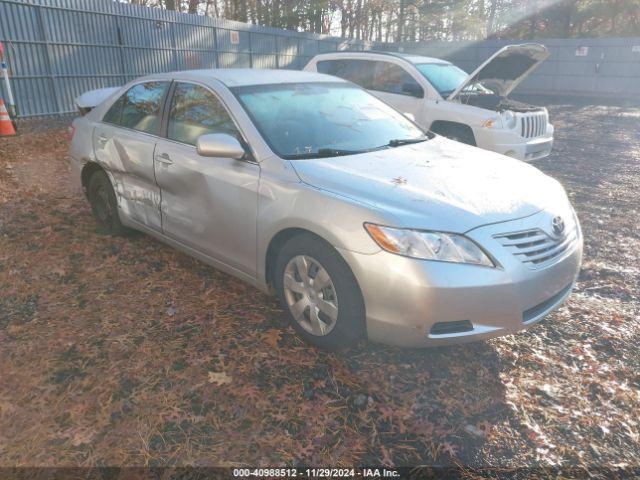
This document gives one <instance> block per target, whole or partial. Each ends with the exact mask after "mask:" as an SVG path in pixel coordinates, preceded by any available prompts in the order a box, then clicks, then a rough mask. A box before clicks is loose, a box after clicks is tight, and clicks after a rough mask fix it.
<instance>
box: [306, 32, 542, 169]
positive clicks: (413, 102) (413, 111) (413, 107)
mask: <svg viewBox="0 0 640 480" xmlns="http://www.w3.org/2000/svg"><path fill="white" fill-rule="evenodd" d="M548 56H549V52H548V50H547V49H546V47H544V46H543V45H538V44H524V45H509V46H506V47H504V48H502V49H501V50H499V51H498V52H496V53H495V54H494V55H493V56H492V57H491V58H489V59H488V60H487V61H486V62H484V63H483V64H482V65H480V67H478V68H477V69H476V70H475V71H474V72H473V73H472V74H471V75H469V74H467V73H466V72H465V71H464V70H462V69H460V68H458V67H456V66H455V65H453V64H452V63H449V62H447V61H444V60H439V59H437V58H430V57H422V56H417V55H408V54H401V53H389V52H335V53H326V54H322V55H317V56H315V57H314V58H312V59H311V61H310V62H309V63H308V64H307V66H306V67H305V68H304V69H305V70H308V71H314V72H315V71H317V72H320V73H326V74H329V75H335V76H337V77H341V78H344V79H347V80H350V81H352V82H354V83H356V84H358V85H360V86H361V87H363V88H366V89H367V90H370V91H371V93H373V94H375V95H376V96H378V97H379V98H380V99H382V100H384V101H385V102H387V103H389V104H390V105H392V106H394V107H395V108H396V109H398V110H399V111H401V112H403V113H404V114H406V115H408V116H409V117H413V119H414V120H415V121H416V122H417V123H418V124H419V125H421V126H422V127H424V128H427V129H430V130H431V131H433V132H435V133H438V134H440V135H443V136H445V137H449V138H452V139H454V140H458V141H461V142H464V143H467V144H470V145H476V146H478V147H480V148H484V149H487V150H493V151H495V152H498V153H502V154H504V155H508V156H510V157H514V158H518V159H520V160H525V161H530V160H536V159H539V158H543V157H546V156H547V155H549V153H550V152H551V148H552V146H553V126H552V125H551V124H550V123H549V114H548V112H547V110H546V109H545V108H542V107H537V106H533V105H528V104H525V103H521V102H516V101H514V100H511V99H508V98H507V96H508V95H509V94H510V93H511V92H512V91H513V89H514V88H515V87H516V86H517V85H518V84H519V83H520V82H521V81H522V80H523V79H524V78H525V77H526V76H527V75H528V74H529V73H530V72H531V71H532V70H533V69H534V68H535V67H536V66H538V64H540V63H541V62H542V61H544V60H545V59H546V58H547V57H548Z"/></svg>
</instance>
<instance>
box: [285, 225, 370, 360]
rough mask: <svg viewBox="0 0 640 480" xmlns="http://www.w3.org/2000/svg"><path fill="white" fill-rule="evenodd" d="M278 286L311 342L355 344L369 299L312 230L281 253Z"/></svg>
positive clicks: (337, 346) (331, 347)
mask: <svg viewBox="0 0 640 480" xmlns="http://www.w3.org/2000/svg"><path fill="white" fill-rule="evenodd" d="M274 283H275V287H276V290H277V292H278V297H279V299H280V304H281V305H282V308H284V309H285V310H286V312H287V316H288V318H289V322H290V323H291V325H292V326H293V328H295V330H296V331H297V332H298V333H299V335H300V336H301V337H302V338H303V339H304V340H306V341H307V342H309V343H311V344H313V345H315V346H317V347H319V348H323V349H326V350H333V351H335V350H340V349H343V348H346V347H349V346H351V345H353V344H354V343H355V342H356V341H357V340H358V339H359V338H361V337H362V336H363V333H364V312H365V310H364V302H363V300H362V294H361V293H360V288H359V287H358V284H357V281H356V279H355V277H354V276H353V273H352V272H351V269H350V268H349V266H348V265H347V264H346V262H345V261H344V260H343V259H342V257H341V256H340V254H339V253H338V252H336V251H335V250H334V249H333V248H332V247H330V246H329V245H328V244H326V243H325V242H324V241H322V240H320V239H319V238H317V237H315V236H313V235H311V234H302V235H298V236H296V237H293V238H292V239H290V240H289V241H288V242H287V243H286V244H285V245H284V247H283V248H282V250H281V251H280V254H279V255H278V259H277V261H276V268H275V282H274Z"/></svg>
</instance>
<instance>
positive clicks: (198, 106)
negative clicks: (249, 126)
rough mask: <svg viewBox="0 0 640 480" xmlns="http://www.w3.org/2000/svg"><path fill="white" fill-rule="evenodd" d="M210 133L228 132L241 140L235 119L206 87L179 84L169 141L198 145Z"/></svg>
mask: <svg viewBox="0 0 640 480" xmlns="http://www.w3.org/2000/svg"><path fill="white" fill-rule="evenodd" d="M207 133H228V134H230V135H233V136H235V137H236V138H238V139H240V134H239V132H238V129H237V128H236V126H235V124H234V123H233V120H232V119H231V117H230V116H229V114H228V113H227V111H226V110H225V109H224V107H223V106H222V104H221V103H220V101H219V100H218V99H217V98H216V96H215V95H214V94H213V93H211V92H210V91H208V90H207V89H206V88H204V87H201V86H199V85H194V84H191V83H178V84H177V85H176V88H175V90H174V91H173V98H172V100H171V109H170V111H169V125H168V130H167V138H169V139H170V140H175V141H177V142H182V143H187V144H189V145H195V144H196V141H197V140H198V137H199V136H200V135H204V134H207Z"/></svg>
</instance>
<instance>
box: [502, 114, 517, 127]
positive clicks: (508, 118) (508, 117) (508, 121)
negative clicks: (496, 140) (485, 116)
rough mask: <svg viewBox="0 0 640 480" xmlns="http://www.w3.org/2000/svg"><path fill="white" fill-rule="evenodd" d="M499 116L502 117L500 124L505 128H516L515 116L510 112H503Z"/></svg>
mask: <svg viewBox="0 0 640 480" xmlns="http://www.w3.org/2000/svg"><path fill="white" fill-rule="evenodd" d="M500 115H501V116H502V124H503V125H504V126H505V127H506V128H514V127H515V126H516V114H515V113H513V112H512V111H511V110H505V111H504V112H502V113H501V114H500Z"/></svg>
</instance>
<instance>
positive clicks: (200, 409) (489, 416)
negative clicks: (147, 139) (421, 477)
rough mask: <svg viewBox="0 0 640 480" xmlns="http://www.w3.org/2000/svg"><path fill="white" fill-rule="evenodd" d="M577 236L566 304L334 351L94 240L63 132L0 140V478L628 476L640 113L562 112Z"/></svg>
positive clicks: (45, 126) (184, 269) (638, 370)
mask: <svg viewBox="0 0 640 480" xmlns="http://www.w3.org/2000/svg"><path fill="white" fill-rule="evenodd" d="M551 114H552V118H553V120H554V123H555V125H556V129H557V143H556V147H555V151H554V154H553V155H552V157H550V158H548V159H546V160H544V161H541V162H539V163H538V166H539V167H540V168H541V169H543V170H544V171H546V172H548V173H550V174H551V175H553V176H555V177H557V178H558V179H560V180H561V181H562V182H563V184H564V185H565V186H566V188H567V189H568V191H569V192H570V194H571V197H572V199H573V202H574V204H575V206H576V209H577V211H578V214H579V217H580V219H581V221H582V225H583V229H584V234H585V258H584V267H583V271H582V273H581V275H580V279H579V282H578V285H577V290H576V291H575V293H574V294H573V295H572V296H571V297H570V299H569V300H568V302H567V303H566V304H565V305H564V306H563V307H562V308H560V309H559V310H558V311H557V312H555V313H554V314H552V315H550V316H549V317H548V318H547V319H546V320H545V321H544V322H543V323H542V324H540V325H538V326H536V327H535V328H533V329H531V330H530V331H528V332H525V333H521V334H519V335H516V336H508V337H505V338H500V339H496V340H492V341H490V342H486V343H476V344H472V345H469V346H464V347H451V348H439V349H428V350H400V349H394V348H390V347H385V346H380V345H374V344H369V345H362V346H360V347H358V348H357V349H355V350H352V351H350V352H348V353H345V354H341V355H335V354H327V353H322V352H319V351H317V350H314V349H313V348H311V347H309V346H307V345H304V344H302V343H301V342H300V341H299V340H298V339H297V337H296V336H295V335H294V334H293V331H292V330H291V329H290V328H288V327H286V325H285V320H284V316H283V314H282V312H281V310H280V309H279V307H278V306H277V304H276V302H275V300H274V299H272V298H270V297H267V296H265V295H263V294H262V293H259V292H258V291H256V290H255V289H253V288H251V287H249V286H247V285H245V284H243V283H242V282H240V281H238V280H235V279H234V278H232V277H230V276H227V275H225V274H223V273H220V272H218V271H216V270H214V269H212V268H210V267H208V266H206V265H204V264H202V263H199V262H198V261H196V260H193V259H191V258H189V257H187V256H185V255H183V254H181V253H177V252H176V251H174V250H172V249H171V248H169V247H167V246H165V245H163V244H161V243H159V242H157V241H155V240H153V239H151V238H149V237H147V236H144V235H136V236H134V237H132V238H111V237H106V236H99V235H98V234H97V233H96V230H95V227H94V222H93V220H92V218H91V216H90V211H89V208H88V206H87V203H86V201H85V200H84V198H83V196H82V194H81V193H80V192H78V191H77V189H74V186H73V184H72V183H71V182H70V181H69V173H68V162H67V159H66V147H67V139H66V131H65V128H66V123H67V122H68V120H67V121H66V122H65V121H58V122H54V121H48V122H45V123H42V122H41V123H34V122H32V123H24V124H23V125H22V129H21V131H22V133H21V135H20V136H18V137H15V138H2V139H0V466H2V465H4V466H16V465H19V466H20V465H22V466H27V465H40V466H44V465H58V466H72V465H73V466H75V465H80V466H89V465H91V466H94V465H114V466H120V465H156V466H157V465H207V466H209V465H230V466H235V465H246V464H249V465H264V466H267V465H270V466H277V465H282V466H284V465H289V466H291V465H295V464H306V465H324V466H327V465H334V466H338V465H344V466H348V465H354V464H355V465H370V464H386V465H395V466H403V465H418V464H422V465H442V464H458V465H467V466H485V467H499V468H502V469H507V470H508V469H510V468H516V467H522V466H528V467H541V466H543V467H544V466H565V467H566V466H577V467H582V468H587V469H596V468H602V467H609V468H611V467H615V468H632V467H638V466H639V464H638V458H639V457H640V440H639V426H638V412H639V411H640V393H639V390H640V388H639V387H640V361H639V358H640V354H639V349H638V345H639V344H640V320H639V316H640V312H639V309H640V298H639V293H638V292H639V287H640V285H639V284H640V280H639V278H640V261H639V257H640V253H639V252H640V233H638V228H637V225H638V221H639V220H640V198H639V196H638V194H639V190H640V137H639V133H638V125H639V124H640V110H639V109H633V108H625V107H616V106H608V107H605V106H585V105H582V106H571V105H562V106H556V107H553V108H551Z"/></svg>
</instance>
